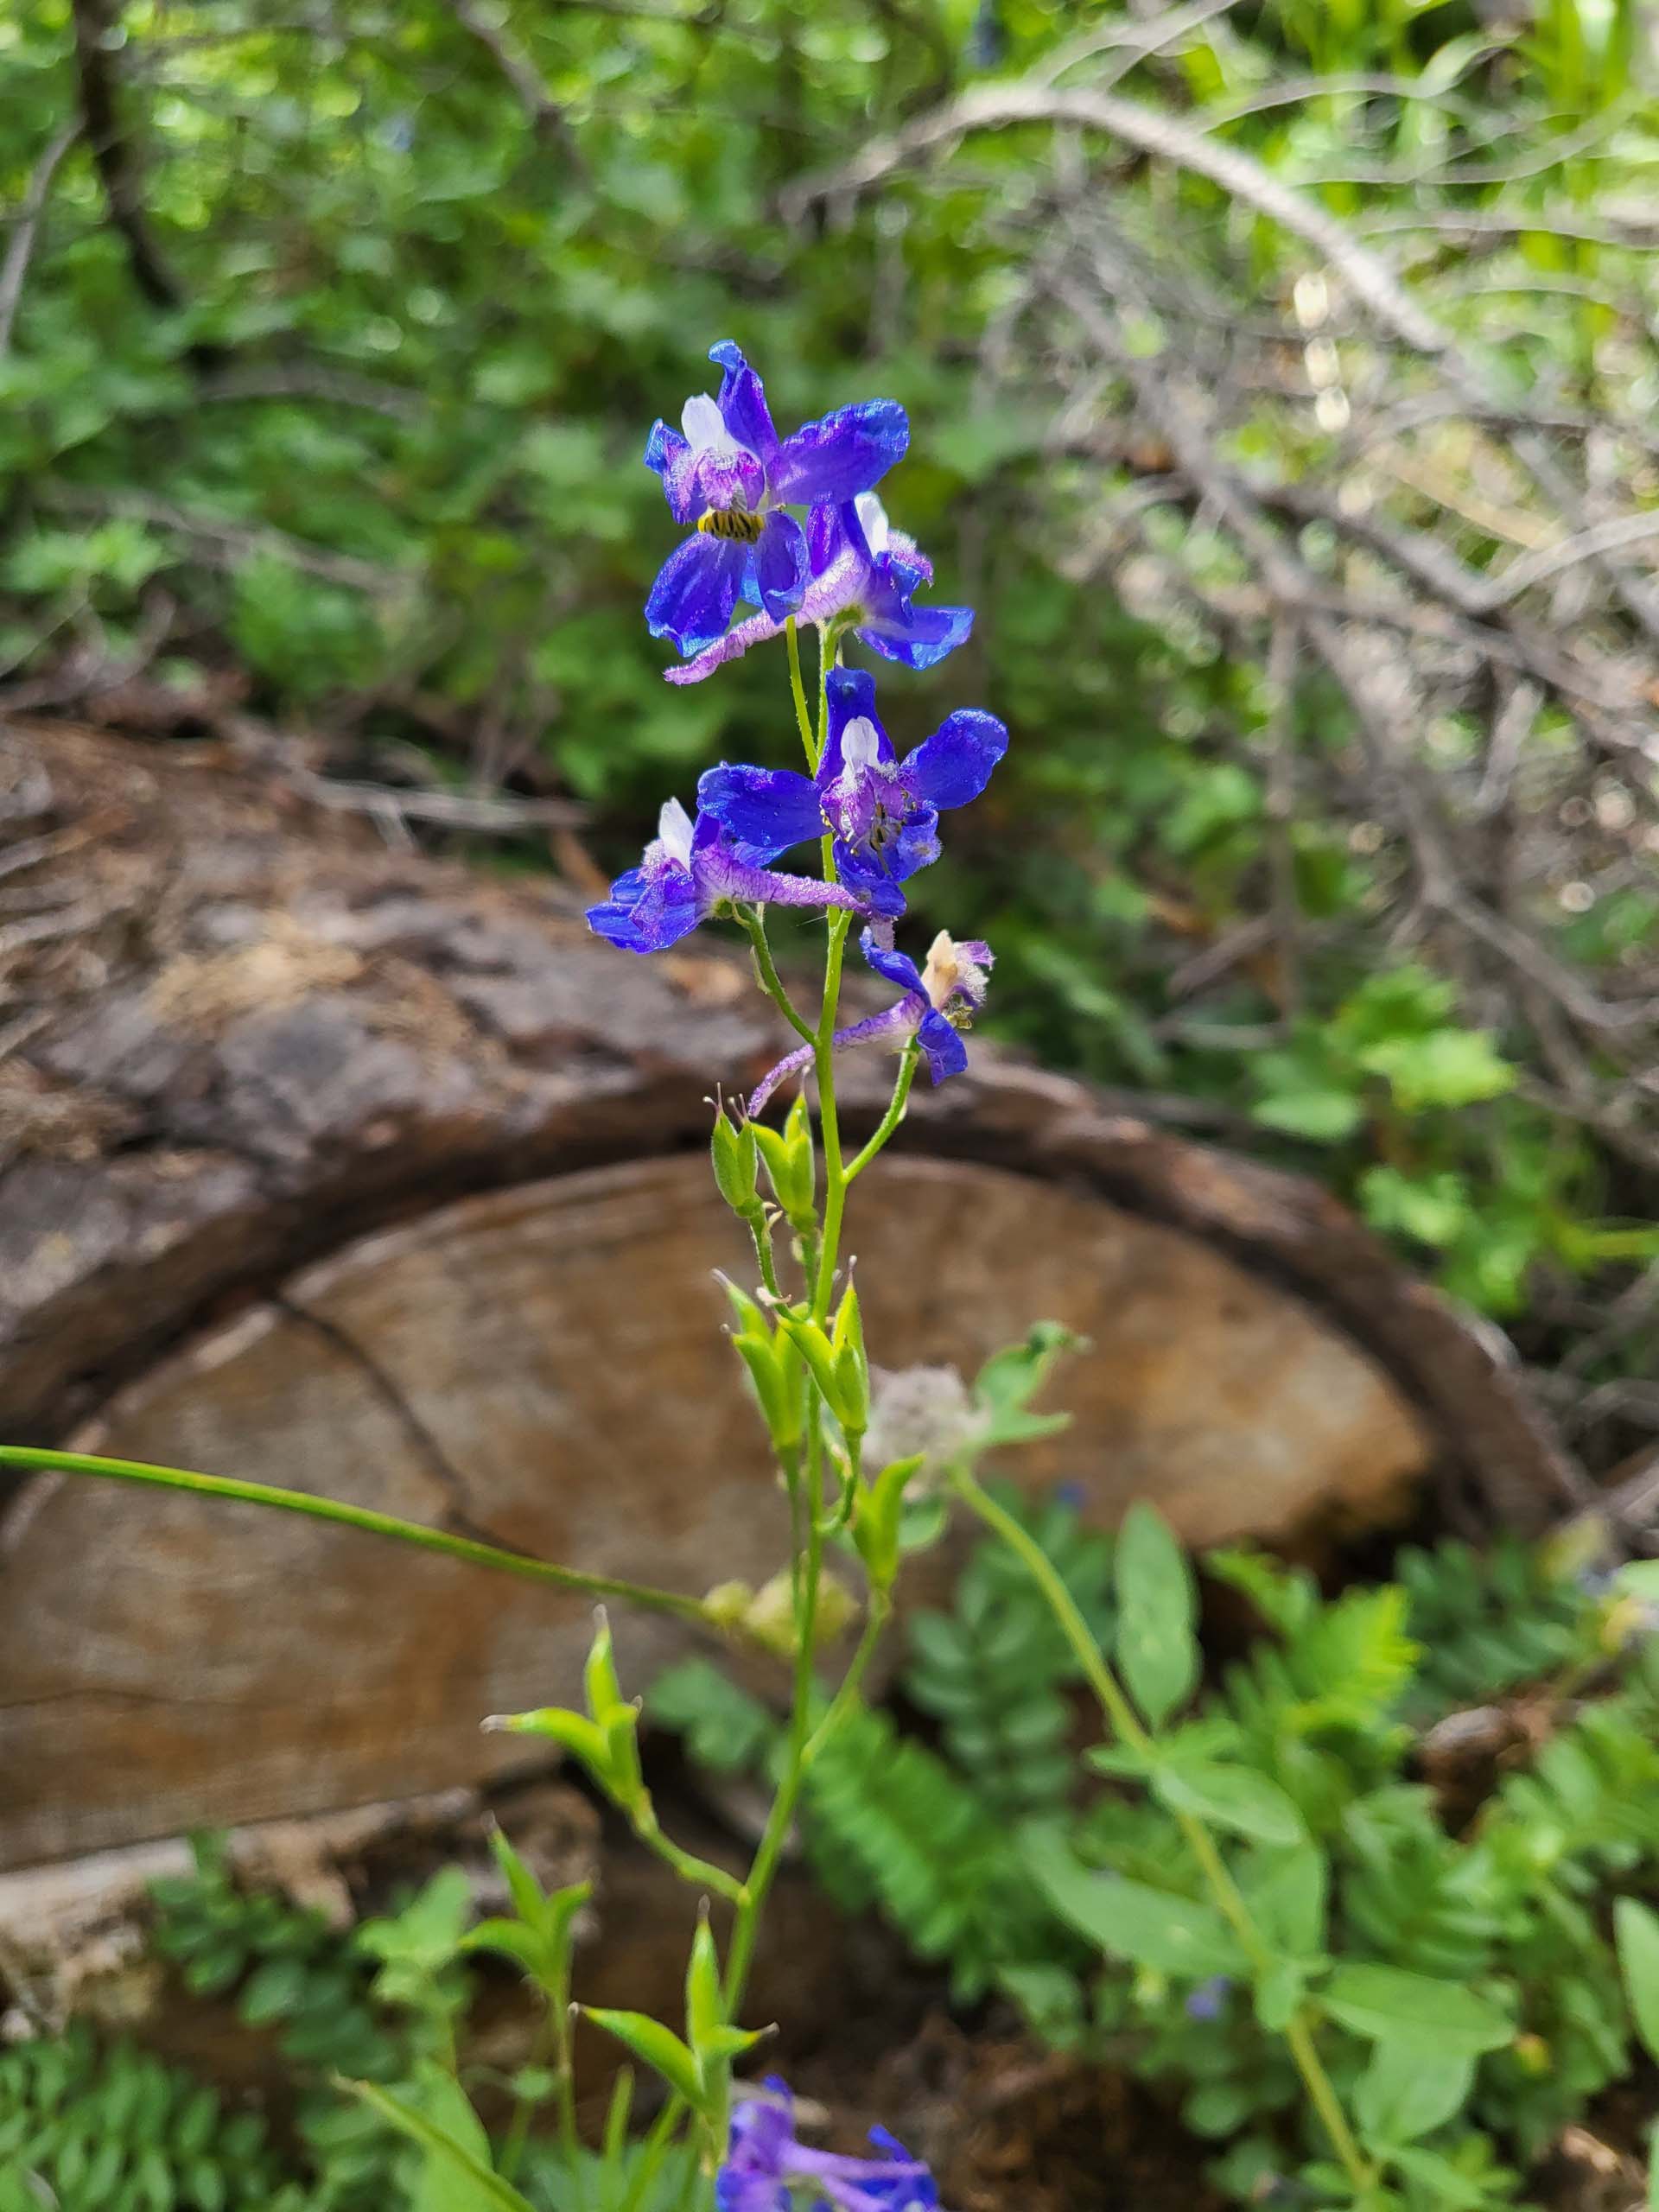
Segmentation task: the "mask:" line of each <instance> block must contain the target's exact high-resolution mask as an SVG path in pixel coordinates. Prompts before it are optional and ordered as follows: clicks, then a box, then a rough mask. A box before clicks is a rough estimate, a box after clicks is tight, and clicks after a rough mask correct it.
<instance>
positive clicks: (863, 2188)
mask: <svg viewBox="0 0 1659 2212" xmlns="http://www.w3.org/2000/svg"><path fill="white" fill-rule="evenodd" d="M766 2091H767V2094H766V2095H765V2096H757V2095H754V2094H749V2095H748V2096H746V2097H741V2098H740V2099H739V2101H738V2103H737V2106H736V2107H735V2109H734V2112H733V2114H732V2132H731V2139H730V2141H729V2142H728V2145H727V2150H726V2157H725V2159H724V2161H723V2162H722V2164H721V2168H720V2171H719V2172H718V2173H717V2174H716V2175H715V2204H716V2205H717V2206H718V2207H719V2212H791V2205H792V2202H793V2199H792V2197H791V2188H790V2185H791V2183H794V2182H803V2183H806V2184H807V2185H808V2186H809V2187H810V2188H811V2189H813V2190H816V2191H817V2199H818V2202H819V2203H820V2204H821V2205H823V2206H826V2207H830V2208H833V2212H938V2202H939V2192H938V2186H937V2184H936V2183H935V2182H934V2179H933V2177H932V2175H931V2173H930V2172H929V2171H928V2169H927V2168H926V2166H925V2165H924V2164H923V2163H922V2161H921V2160H920V2159H919V2158H912V2157H911V2155H910V2153H909V2152H908V2151H906V2148H905V2146H904V2145H903V2144H902V2143H901V2142H899V2139H898V2138H897V2137H896V2136H893V2135H890V2134H889V2133H887V2129H886V2128H885V2127H873V2128H872V2129H871V2130H870V2142H871V2144H872V2145H873V2146H874V2149H875V2150H876V2151H877V2152H879V2153H880V2156H879V2157H877V2158H843V2157H842V2156H841V2155H840V2153H839V2152H834V2151H812V2150H809V2149H808V2147H807V2146H806V2145H805V2144H804V2143H802V2142H799V2141H798V2139H797V2138H796V2134H795V2101H794V2099H793V2098H792V2097H791V2095H790V2093H789V2090H788V2088H786V2087H785V2084H784V2083H783V2082H780V2081H779V2078H778V2076H777V2075H775V2074H772V2075H767V2077H766Z"/></svg>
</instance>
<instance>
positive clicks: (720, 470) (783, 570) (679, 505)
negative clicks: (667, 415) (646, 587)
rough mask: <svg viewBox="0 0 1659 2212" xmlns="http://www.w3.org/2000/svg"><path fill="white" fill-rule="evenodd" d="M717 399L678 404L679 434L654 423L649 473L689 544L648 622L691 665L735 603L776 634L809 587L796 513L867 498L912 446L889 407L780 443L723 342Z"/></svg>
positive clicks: (841, 414) (878, 402)
mask: <svg viewBox="0 0 1659 2212" xmlns="http://www.w3.org/2000/svg"><path fill="white" fill-rule="evenodd" d="M709 359H710V360H711V361H715V362H716V363H718V365H719V366H720V368H721V385H720V396H719V397H718V398H710V397H709V394H708V393H707V392H698V393H696V395H695V396H694V397H691V398H690V399H688V400H687V401H686V403H685V407H684V410H683V413H682V415H681V417H680V425H681V427H680V429H678V430H675V429H671V428H670V427H669V425H668V424H667V423H664V422H662V421H658V423H655V424H654V425H653V426H652V433H651V436H650V438H649V440H648V441H647V442H646V445H645V466H646V467H647V468H652V469H655V471H656V472H657V474H658V476H659V477H660V478H661V479H662V484H663V492H664V497H665V498H666V499H667V501H668V505H669V511H670V512H671V514H672V515H673V517H674V519H675V521H676V522H678V523H691V524H696V535H695V536H693V537H689V538H687V539H686V541H685V543H683V545H681V546H679V547H678V548H677V550H675V551H674V552H673V553H671V555H670V556H669V557H668V559H667V561H666V562H665V563H664V565H663V568H662V569H661V572H660V573H659V574H658V578H657V581H656V582H655V583H654V584H653V585H652V590H651V596H650V598H649V599H648V600H647V601H646V602H645V620H646V621H647V623H648V624H649V625H650V627H651V633H652V637H654V638H669V639H672V641H673V643H674V644H675V645H677V647H678V649H679V651H680V652H682V653H696V652H700V651H701V650H702V649H703V648H704V647H706V646H709V645H713V644H714V643H715V640H716V639H719V638H721V637H722V636H723V635H724V634H725V632H726V629H727V626H728V624H729V623H730V621H731V619H732V615H733V613H734V610H735V608H736V607H737V603H738V601H740V600H746V601H748V602H749V603H750V605H752V606H755V607H760V608H761V609H763V610H764V613H765V614H766V616H767V618H768V619H770V620H772V621H773V622H776V623H781V622H782V621H783V620H785V617H786V616H787V615H790V614H791V613H794V611H795V610H796V608H798V607H799V606H800V604H801V601H802V599H803V597H804V594H805V591H806V587H807V583H808V580H809V577H810V554H809V548H808V543H807V539H806V536H805V533H804V531H803V530H802V528H801V525H800V524H799V522H798V521H797V520H796V518H795V517H794V516H793V515H791V514H790V513H788V512H786V510H787V509H788V508H789V507H790V506H791V505H799V506H811V505H814V504H816V503H818V502H836V503H839V502H843V501H847V500H850V499H854V498H855V497H856V496H857V495H858V494H859V493H863V492H868V490H869V489H870V487H871V486H872V485H874V484H875V483H876V482H877V481H878V480H880V478H881V477H882V476H884V475H885V474H887V470H888V469H889V468H891V467H893V463H894V462H895V461H899V460H901V459H902V458H903V456H904V454H905V450H906V447H907V446H908V445H909V443H910V424H909V421H908V419H907V418H906V414H905V410H904V409H903V408H902V407H900V406H899V404H898V402H897V401H896V400H892V399H867V400H861V401H860V402H859V403H858V404H856V405H854V406H851V407H838V408H836V410H834V412H833V413H831V414H829V415H826V416H823V418H822V419H821V420H820V421H818V422H816V423H805V424H804V426H803V427H802V428H801V429H798V430H797V431H795V432H794V433H793V434H792V435H791V436H789V437H787V438H784V439H779V435H778V433H777V431H776V430H775V429H773V427H772V410H770V408H769V407H768V406H767V404H766V392H765V390H764V389H763V387H762V385H761V382H760V378H759V377H758V376H757V375H756V374H755V372H754V371H753V369H752V368H751V367H750V366H749V365H748V363H747V361H746V360H745V359H744V358H743V355H742V353H741V351H740V349H739V348H738V347H737V346H735V345H734V344H733V342H732V341H731V340H730V339H722V340H721V342H720V344H719V345H717V346H711V347H710V348H709Z"/></svg>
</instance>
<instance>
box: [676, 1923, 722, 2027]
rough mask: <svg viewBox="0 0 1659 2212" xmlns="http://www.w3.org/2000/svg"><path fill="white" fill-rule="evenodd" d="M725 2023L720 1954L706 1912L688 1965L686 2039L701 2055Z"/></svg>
mask: <svg viewBox="0 0 1659 2212" xmlns="http://www.w3.org/2000/svg"><path fill="white" fill-rule="evenodd" d="M725 2025H726V2008H725V2005H724V2002H723V2000H722V1999H721V1986H720V1957H719V1954H718V1953H717V1952H716V1951H715V1937H714V1931H713V1929H711V1928H710V1927H709V1921H708V1917H707V1914H706V1912H705V1914H704V1916H703V1917H702V1919H700V1920H699V1921H698V1923H697V1932H696V1935H695V1936H693V1937H692V1939H691V1955H690V1959H689V1960H688V1961H687V1962H686V1969H685V2039H686V2042H687V2043H688V2044H690V2048H691V2050H693V2051H694V2052H695V2053H696V2056H697V2057H698V2058H699V2059H700V2058H701V2057H702V2055H703V2053H704V2051H705V2050H708V2049H709V2046H710V2039H711V2037H713V2036H714V2034H715V2031H716V2030H717V2029H719V2028H723V2027H724V2026H725Z"/></svg>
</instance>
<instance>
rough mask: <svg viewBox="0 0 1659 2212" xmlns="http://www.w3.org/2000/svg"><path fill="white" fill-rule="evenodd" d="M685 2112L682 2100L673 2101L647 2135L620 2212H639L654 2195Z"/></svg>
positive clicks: (673, 2098)
mask: <svg viewBox="0 0 1659 2212" xmlns="http://www.w3.org/2000/svg"><path fill="white" fill-rule="evenodd" d="M684 2109H685V2105H684V2101H683V2099H681V2098H679V2097H677V2096H674V2097H671V2098H670V2099H669V2101H668V2102H667V2103H666V2104H665V2105H664V2107H663V2108H662V2110H661V2112H659V2113H658V2115H657V2117H656V2119H655V2120H653V2121H652V2125H651V2130H650V2133H648V2134H647V2135H646V2137H645V2145H644V2147H643V2149H642V2150H641V2152H640V2153H639V2164H638V2166H637V2167H636V2168H635V2170H634V2175H633V2178H632V2181H631V2182H630V2183H628V2189H627V2194H626V2196H624V2198H623V2199H622V2202H621V2204H620V2207H619V2208H618V2212H639V2206H640V2205H641V2204H643V2203H644V2202H645V2200H646V2198H647V2197H648V2196H649V2195H650V2194H651V2190H652V2184H653V2183H654V2182H655V2181H656V2179H657V2177H658V2174H659V2173H660V2172H661V2171H662V2165H663V2160H664V2158H666V2157H667V2155H668V2151H669V2139H670V2138H671V2136H672V2134H673V2133H674V2129H675V2127H676V2126H677V2123H678V2120H679V2117H680V2114H681V2113H683V2111H684Z"/></svg>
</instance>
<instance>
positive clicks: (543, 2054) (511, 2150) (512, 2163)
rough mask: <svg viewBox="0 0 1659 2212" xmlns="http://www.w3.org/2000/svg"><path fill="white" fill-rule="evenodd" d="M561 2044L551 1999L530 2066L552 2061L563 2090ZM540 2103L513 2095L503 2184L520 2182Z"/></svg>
mask: <svg viewBox="0 0 1659 2212" xmlns="http://www.w3.org/2000/svg"><path fill="white" fill-rule="evenodd" d="M559 2043H560V2033H559V2030H558V2029H557V2028H556V2026H555V2024H554V2014H553V2005H552V2000H551V1999H549V2002H548V2008H547V2010H546V2012H544V2013H543V2015H542V2018H540V2020H539V2021H538V2022H537V2026H536V2035H535V2039H534V2041H533V2042H532V2043H531V2047H530V2057H529V2060H528V2062H527V2063H528V2065H529V2067H530V2068H531V2069H538V2068H540V2067H543V2066H545V2065H546V2064H547V2062H548V2060H549V2059H550V2058H551V2059H552V2060H553V2063H554V2065H555V2067H556V2069H559V2070H558V2071H557V2072H556V2075H555V2080H556V2085H557V2086H558V2088H561V2089H563V2084H564V2079H565V2076H564V2073H563V2058H562V2056H560V2055H559ZM538 2101H539V2100H538V2099H537V2098H536V2097H533V2096H525V2095H524V2094H521V2093H519V2092H518V2091H515V2092H514V2095H513V2104H512V2120H511V2121H510V2123H509V2124H508V2127H507V2133H506V2139H505V2142H504V2143H503V2144H502V2145H501V2161H500V2167H499V2171H500V2175H501V2178H502V2180H503V2181H517V2180H518V2169H519V2167H520V2166H521V2165H522V2164H524V2145H526V2143H528V2142H529V2140H530V2123H531V2120H533V2119H534V2118H535V2115H536V2107H537V2103H538ZM561 2110H563V2104H561Z"/></svg>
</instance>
